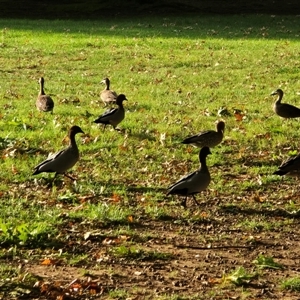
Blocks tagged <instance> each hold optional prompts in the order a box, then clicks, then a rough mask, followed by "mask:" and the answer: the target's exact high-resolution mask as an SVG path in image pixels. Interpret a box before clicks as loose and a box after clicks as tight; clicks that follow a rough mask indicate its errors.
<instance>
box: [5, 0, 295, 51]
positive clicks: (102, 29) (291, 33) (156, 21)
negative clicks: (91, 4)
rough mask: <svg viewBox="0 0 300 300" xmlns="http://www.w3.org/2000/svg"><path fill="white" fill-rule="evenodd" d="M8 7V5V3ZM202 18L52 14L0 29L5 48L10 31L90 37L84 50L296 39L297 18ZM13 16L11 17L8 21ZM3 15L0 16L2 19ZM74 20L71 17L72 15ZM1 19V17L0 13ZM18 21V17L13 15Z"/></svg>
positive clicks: (231, 16)
mask: <svg viewBox="0 0 300 300" xmlns="http://www.w3.org/2000/svg"><path fill="white" fill-rule="evenodd" d="M0 1H1V0H0ZM10 4H11V2H10ZM267 13H268V14H267V15H255V16H254V15H230V16H228V15H209V14H208V15H203V14H191V13H190V14H177V15H166V16H163V15H149V14H147V15H140V16H135V22H134V23H133V21H132V17H128V18H126V17H124V18H122V21H120V19H119V18H118V16H117V17H115V18H111V17H110V18H99V17H98V16H97V17H92V16H91V17H90V18H89V16H87V17H86V18H85V19H84V18H81V21H80V22H78V18H74V19H76V20H72V15H69V16H63V15H61V19H64V20H59V14H58V15H56V14H55V18H56V20H51V21H50V20H45V18H46V17H45V16H46V15H44V18H40V17H39V18H38V19H36V20H34V18H33V20H30V19H28V18H30V17H28V16H23V17H26V18H27V19H22V18H20V19H19V20H16V19H14V20H12V21H9V20H7V19H0V27H1V28H5V29H8V30H6V31H3V36H2V40H3V43H2V47H6V46H7V45H6V39H8V38H9V36H10V31H9V29H16V30H22V31H26V30H28V31H32V32H33V33H38V32H50V33H60V34H64V35H66V36H67V35H69V34H70V35H72V34H73V33H74V32H80V34H87V35H88V36H89V37H91V38H92V37H95V39H94V40H92V42H88V43H87V44H86V47H94V48H95V47H96V48H97V47H101V44H99V42H98V41H97V39H96V38H97V37H99V36H103V37H105V36H107V37H111V36H119V37H122V38H126V39H130V38H137V37H138V38H153V37H156V36H157V37H162V38H187V37H188V38H189V39H190V40H193V39H207V38H210V39H216V38H219V39H220V38H224V39H229V40H239V39H245V38H247V39H255V40H256V39H264V40H268V39H277V40H280V39H287V38H288V39H289V40H296V39H298V32H297V31H296V29H295V28H298V27H297V25H298V20H297V18H293V19H292V18H290V19H284V18H281V17H278V16H274V15H270V11H268V12H267ZM13 16H14V14H12V16H11V18H14V17H13ZM3 17H4V16H2V18H3ZM73 17H74V15H73ZM0 18H1V14H0ZM15 18H17V14H15ZM207 46H208V47H211V48H212V50H221V49H222V46H221V45H220V46H216V45H215V46H213V45H211V46H210V45H207Z"/></svg>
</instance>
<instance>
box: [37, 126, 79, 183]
mask: <svg viewBox="0 0 300 300" xmlns="http://www.w3.org/2000/svg"><path fill="white" fill-rule="evenodd" d="M77 133H84V132H83V131H82V129H81V128H80V127H79V126H76V125H75V126H72V127H71V128H70V130H69V139H70V144H69V147H68V148H66V149H63V150H60V151H59V152H56V153H54V154H52V155H49V157H48V158H47V159H46V160H44V161H43V162H41V163H40V164H39V165H37V166H36V167H35V168H34V173H33V175H36V174H39V173H42V172H49V173H50V172H55V176H54V178H53V180H54V179H55V177H56V175H58V174H63V175H64V176H66V177H68V178H70V179H72V180H74V179H73V178H72V177H71V176H69V175H67V174H66V173H65V172H66V171H67V170H68V169H70V168H72V167H73V166H74V165H75V164H76V163H77V161H78V160H79V151H78V147H77V144H76V141H75V135H76V134H77Z"/></svg>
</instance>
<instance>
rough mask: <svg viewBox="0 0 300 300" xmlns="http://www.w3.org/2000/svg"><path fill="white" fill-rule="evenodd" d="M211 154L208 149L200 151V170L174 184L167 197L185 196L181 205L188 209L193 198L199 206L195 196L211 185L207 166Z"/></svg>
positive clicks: (204, 148)
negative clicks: (189, 201)
mask: <svg viewBox="0 0 300 300" xmlns="http://www.w3.org/2000/svg"><path fill="white" fill-rule="evenodd" d="M209 154H211V152H210V149H209V148H208V147H206V146H205V147H203V148H201V150H200V151H199V161H200V168H199V169H198V170H196V171H194V172H192V173H189V174H187V175H185V176H184V177H182V178H181V179H179V180H178V181H177V182H175V183H174V184H172V185H171V186H170V187H169V188H168V193H167V195H171V194H175V195H180V196H185V199H184V200H183V202H182V203H181V204H182V206H183V207H186V202H187V198H188V196H190V195H191V196H192V197H193V199H194V201H195V202H196V204H198V205H199V203H198V202H197V200H196V198H195V194H198V193H200V192H201V191H203V190H205V189H206V188H207V187H208V185H209V183H210V180H211V178H210V173H209V170H208V167H207V165H206V157H207V156H208V155H209Z"/></svg>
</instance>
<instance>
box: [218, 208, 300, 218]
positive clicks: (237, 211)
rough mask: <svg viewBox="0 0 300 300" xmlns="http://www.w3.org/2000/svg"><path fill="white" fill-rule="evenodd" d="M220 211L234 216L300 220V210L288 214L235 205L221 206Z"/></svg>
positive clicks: (277, 210) (275, 210) (285, 211)
mask: <svg viewBox="0 0 300 300" xmlns="http://www.w3.org/2000/svg"><path fill="white" fill-rule="evenodd" d="M220 210H222V211H223V212H225V213H228V214H232V215H247V216H252V215H262V216H270V217H284V218H291V219H294V218H300V210H298V211H295V212H288V211H287V210H284V209H281V208H276V209H274V210H269V209H254V208H241V207H238V206H235V205H230V206H221V207H220Z"/></svg>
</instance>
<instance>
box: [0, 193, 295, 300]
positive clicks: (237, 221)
mask: <svg viewBox="0 0 300 300" xmlns="http://www.w3.org/2000/svg"><path fill="white" fill-rule="evenodd" d="M248 201H251V200H250V199H248ZM208 203H210V204H204V206H203V207H201V208H199V207H195V206H192V207H191V208H190V216H189V217H188V218H187V217H180V215H182V214H186V211H184V210H183V209H181V208H178V207H176V208H174V215H170V216H163V217H161V220H151V219H147V218H145V217H143V218H142V217H140V219H139V220H138V221H136V222H132V223H131V224H129V225H128V226H126V228H127V230H129V231H130V234H129V235H124V234H120V235H112V229H114V230H115V229H117V228H120V229H121V228H123V229H124V226H122V225H117V224H114V225H112V224H111V225H110V226H109V227H107V226H101V223H99V224H86V223H85V224H84V225H80V226H79V227H78V224H77V225H76V226H77V227H76V228H77V229H78V228H81V232H80V233H78V231H76V232H75V230H74V226H75V225H74V222H69V221H68V220H66V222H65V224H64V226H63V227H64V228H62V236H63V235H66V234H67V235H68V242H66V243H65V246H64V247H63V248H62V249H61V250H59V249H58V250H53V252H51V251H50V252H49V250H47V251H45V252H43V253H41V252H40V250H39V254H38V255H37V256H36V257H38V258H39V259H36V260H35V259H32V260H31V259H29V260H28V262H26V263H24V265H23V269H24V270H26V272H27V273H30V274H34V276H38V277H39V279H38V280H37V282H36V283H35V285H34V286H35V288H34V289H32V290H31V292H30V293H29V295H30V297H32V298H30V299H33V298H34V299H100V298H101V299H169V298H171V297H172V296H174V297H175V295H176V296H180V297H181V298H180V299H245V298H246V299H295V300H296V299H299V297H300V296H299V292H294V291H289V290H286V289H283V288H282V287H281V283H282V281H283V280H285V279H287V278H291V277H297V276H299V274H300V266H299V265H300V264H299V263H300V247H299V245H300V237H299V216H298V214H297V212H296V213H290V212H287V211H286V210H285V209H284V208H283V205H282V207H281V208H280V207H277V208H276V210H272V209H266V208H263V206H262V205H256V204H255V203H253V202H252V203H250V204H251V208H249V206H248V205H245V204H244V205H236V204H235V203H233V204H232V205H226V206H222V205H221V204H220V203H218V200H217V199H211V201H208ZM165 205H168V204H167V203H165ZM247 220H249V221H251V220H252V221H253V222H254V224H252V225H251V227H249V228H248V227H247V222H246V221H247ZM68 224H69V225H68ZM255 224H256V225H255ZM278 224H281V225H278ZM284 224H286V226H284ZM89 230H91V232H92V230H94V232H93V233H91V235H90V236H88V237H87V236H85V238H86V239H85V238H84V233H85V232H87V231H89ZM95 230H97V232H96V233H95ZM122 247H123V248H122ZM120 249H121V250H122V251H124V249H131V250H130V251H129V252H126V253H124V252H123V253H122V251H120ZM59 251H60V252H61V253H62V255H61V256H57V252H59ZM33 253H34V251H33ZM54 253H56V254H55V255H54ZM63 253H72V254H75V253H76V254H77V255H85V257H84V258H83V259H82V260H81V261H79V262H77V263H74V264H73V265H70V264H66V263H65V260H64V259H63V257H64V255H63ZM53 255H54V256H55V257H56V259H55V260H53V261H52V262H50V263H49V264H48V265H47V264H45V265H41V263H42V260H41V258H42V257H44V258H46V257H51V256H53ZM259 255H264V256H268V257H272V258H273V259H274V261H276V262H278V263H280V264H281V265H282V266H283V268H282V269H280V268H279V269H271V268H266V269H262V270H258V268H257V267H256V265H255V264H254V262H253V261H254V260H255V259H256V258H257V257H258V256H259ZM33 257H34V255H33ZM239 267H243V268H244V269H245V270H247V272H248V273H251V274H256V275H255V276H253V278H251V280H248V281H245V282H243V283H242V284H241V285H235V284H233V283H231V282H230V280H226V278H228V275H229V274H231V273H232V272H233V271H234V270H237V269H238V268H239ZM27 296H28V295H27ZM59 297H60V298H59ZM4 299H9V298H4ZM18 299H24V298H22V297H21V296H20V298H18ZM28 299H29V298H28Z"/></svg>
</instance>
